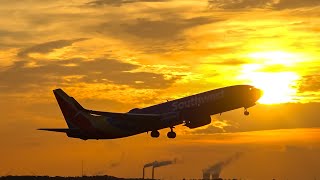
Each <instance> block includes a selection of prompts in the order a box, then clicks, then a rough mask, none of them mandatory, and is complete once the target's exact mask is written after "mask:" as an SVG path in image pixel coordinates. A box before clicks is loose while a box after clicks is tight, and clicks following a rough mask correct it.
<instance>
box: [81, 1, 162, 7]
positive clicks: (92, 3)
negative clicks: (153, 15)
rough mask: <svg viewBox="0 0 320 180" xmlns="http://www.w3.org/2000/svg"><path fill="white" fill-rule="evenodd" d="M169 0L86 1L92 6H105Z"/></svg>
mask: <svg viewBox="0 0 320 180" xmlns="http://www.w3.org/2000/svg"><path fill="white" fill-rule="evenodd" d="M165 1H168V0H95V1H90V2H88V3H86V5H88V6H90V7H103V6H118V7H119V6H122V5H125V4H130V3H137V2H165Z"/></svg>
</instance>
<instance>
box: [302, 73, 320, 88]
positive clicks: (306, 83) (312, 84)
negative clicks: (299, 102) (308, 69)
mask: <svg viewBox="0 0 320 180" xmlns="http://www.w3.org/2000/svg"><path fill="white" fill-rule="evenodd" d="M299 91H300V92H316V91H320V74H313V75H306V76H303V77H302V78H301V81H300V86H299Z"/></svg>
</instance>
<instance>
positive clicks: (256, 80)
mask: <svg viewBox="0 0 320 180" xmlns="http://www.w3.org/2000/svg"><path fill="white" fill-rule="evenodd" d="M298 79H299V76H298V75H297V74H295V73H294V72H278V73H268V72H267V73H266V72H257V73H253V74H252V77H251V84H252V85H254V86H255V87H257V88H259V89H262V90H263V92H264V94H263V96H262V97H261V98H260V99H259V101H258V102H259V103H262V104H279V103H286V102H293V101H294V97H295V95H296V93H297V90H296V89H295V84H296V81H297V80H298Z"/></svg>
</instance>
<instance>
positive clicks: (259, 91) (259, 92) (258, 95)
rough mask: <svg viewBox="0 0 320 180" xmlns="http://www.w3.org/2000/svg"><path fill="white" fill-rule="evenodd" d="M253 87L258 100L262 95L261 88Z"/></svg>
mask: <svg viewBox="0 0 320 180" xmlns="http://www.w3.org/2000/svg"><path fill="white" fill-rule="evenodd" d="M255 89H256V98H257V100H258V99H260V98H261V97H262V96H263V91H262V90H261V89H258V88H255Z"/></svg>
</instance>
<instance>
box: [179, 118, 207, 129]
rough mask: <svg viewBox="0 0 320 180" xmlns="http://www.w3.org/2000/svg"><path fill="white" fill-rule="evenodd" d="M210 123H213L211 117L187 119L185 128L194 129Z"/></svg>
mask: <svg viewBox="0 0 320 180" xmlns="http://www.w3.org/2000/svg"><path fill="white" fill-rule="evenodd" d="M210 123H211V117H210V116H198V117H187V118H186V124H185V126H187V127H188V128H190V129H194V128H197V127H201V126H204V125H207V124H210Z"/></svg>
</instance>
